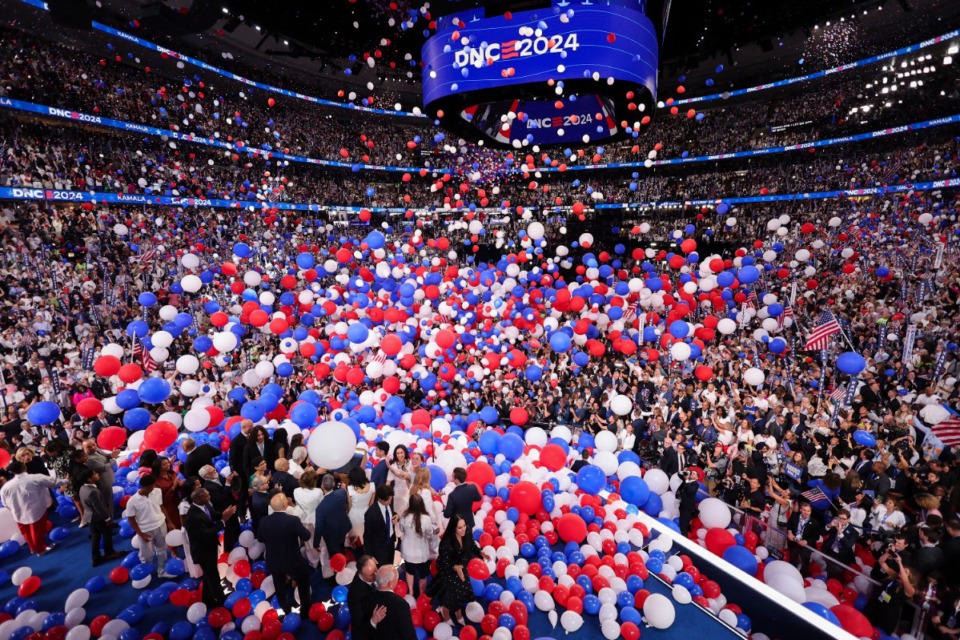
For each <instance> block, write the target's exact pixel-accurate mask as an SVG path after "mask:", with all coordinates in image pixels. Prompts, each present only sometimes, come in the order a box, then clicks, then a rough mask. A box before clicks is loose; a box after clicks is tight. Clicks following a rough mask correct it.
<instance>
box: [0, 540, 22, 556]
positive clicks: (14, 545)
mask: <svg viewBox="0 0 960 640" xmlns="http://www.w3.org/2000/svg"><path fill="white" fill-rule="evenodd" d="M17 551H20V543H18V542H17V541H16V540H7V541H6V542H4V543H3V544H0V560H6V559H7V558H12V557H13V556H15V555H17Z"/></svg>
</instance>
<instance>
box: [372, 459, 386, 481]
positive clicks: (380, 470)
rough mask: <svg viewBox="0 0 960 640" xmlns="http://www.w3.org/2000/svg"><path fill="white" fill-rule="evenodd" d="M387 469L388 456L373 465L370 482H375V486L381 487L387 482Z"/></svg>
mask: <svg viewBox="0 0 960 640" xmlns="http://www.w3.org/2000/svg"><path fill="white" fill-rule="evenodd" d="M387 471H388V469H387V459H386V458H384V459H382V460H381V461H380V462H378V463H377V464H375V465H374V466H373V471H371V472H370V482H372V483H373V486H375V487H380V486H383V485H385V484H387Z"/></svg>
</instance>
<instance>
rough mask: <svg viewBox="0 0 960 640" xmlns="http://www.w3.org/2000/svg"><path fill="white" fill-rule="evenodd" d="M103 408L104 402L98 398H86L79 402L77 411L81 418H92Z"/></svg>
mask: <svg viewBox="0 0 960 640" xmlns="http://www.w3.org/2000/svg"><path fill="white" fill-rule="evenodd" d="M102 410H103V403H102V402H100V401H99V400H97V399H96V398H84V399H83V400H81V401H80V402H78V403H77V413H78V414H80V417H81V418H92V417H94V416H95V415H97V414H98V413H100V411H102Z"/></svg>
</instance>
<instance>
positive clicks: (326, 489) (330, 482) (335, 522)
mask: <svg viewBox="0 0 960 640" xmlns="http://www.w3.org/2000/svg"><path fill="white" fill-rule="evenodd" d="M336 487H337V482H336V480H334V479H333V476H332V475H330V474H329V473H328V474H327V475H325V476H323V480H321V481H320V489H321V490H322V491H323V499H322V500H320V504H319V505H317V511H316V515H315V517H314V522H315V524H314V527H315V529H314V535H313V548H314V549H317V550H318V551H319V549H320V542H321V541H323V542H324V543H326V545H327V553H328V554H330V555H331V556H334V555H336V554H338V553H343V541H344V540H345V539H346V537H347V533H349V532H350V529H351V528H352V525H351V523H350V518H348V517H347V491H346V489H337V488H336Z"/></svg>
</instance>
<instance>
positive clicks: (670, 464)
mask: <svg viewBox="0 0 960 640" xmlns="http://www.w3.org/2000/svg"><path fill="white" fill-rule="evenodd" d="M680 455H681V453H680V452H679V451H677V450H676V448H674V447H670V448H669V449H667V450H666V451H664V452H663V457H662V458H660V470H661V471H663V472H664V473H665V474H667V477H668V478H671V477H673V474H675V473H679V472H680ZM684 462H686V455H684Z"/></svg>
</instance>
